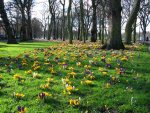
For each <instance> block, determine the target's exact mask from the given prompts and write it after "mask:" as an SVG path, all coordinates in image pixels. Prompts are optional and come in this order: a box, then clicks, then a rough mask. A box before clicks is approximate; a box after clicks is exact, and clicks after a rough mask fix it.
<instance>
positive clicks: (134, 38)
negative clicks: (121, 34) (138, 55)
mask: <svg viewBox="0 0 150 113" xmlns="http://www.w3.org/2000/svg"><path fill="white" fill-rule="evenodd" d="M136 22H137V18H136V19H135V22H134V30H133V42H134V43H135V42H136Z"/></svg>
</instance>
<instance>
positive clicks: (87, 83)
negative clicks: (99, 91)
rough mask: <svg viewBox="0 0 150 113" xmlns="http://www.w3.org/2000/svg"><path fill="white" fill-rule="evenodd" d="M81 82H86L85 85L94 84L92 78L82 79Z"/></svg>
mask: <svg viewBox="0 0 150 113" xmlns="http://www.w3.org/2000/svg"><path fill="white" fill-rule="evenodd" d="M81 84H85V85H93V81H91V80H82V81H81Z"/></svg>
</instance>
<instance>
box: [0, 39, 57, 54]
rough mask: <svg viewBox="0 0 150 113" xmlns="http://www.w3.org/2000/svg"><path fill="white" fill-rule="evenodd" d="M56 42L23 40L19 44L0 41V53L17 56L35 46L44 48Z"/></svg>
mask: <svg viewBox="0 0 150 113" xmlns="http://www.w3.org/2000/svg"><path fill="white" fill-rule="evenodd" d="M55 44H57V42H23V43H19V44H10V45H8V44H6V43H2V42H0V55H1V56H17V55H18V54H20V53H23V52H24V51H30V50H33V49H35V48H45V47H48V46H51V45H55Z"/></svg>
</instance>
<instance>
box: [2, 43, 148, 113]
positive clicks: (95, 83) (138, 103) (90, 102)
mask: <svg viewBox="0 0 150 113" xmlns="http://www.w3.org/2000/svg"><path fill="white" fill-rule="evenodd" d="M49 46H50V47H49ZM40 48H42V49H40ZM131 49H132V50H131ZM24 51H25V52H24ZM19 54H20V55H19ZM112 54H113V55H115V56H113V55H112ZM18 55H19V56H18ZM0 56H1V57H0V75H2V77H0V113H14V112H18V110H17V107H18V106H23V107H26V108H27V112H28V113H59V112H64V113H81V112H83V113H85V112H86V111H88V113H99V112H101V113H104V112H110V113H113V112H115V113H149V112H150V109H149V107H150V98H149V97H150V91H149V89H150V76H149V75H150V67H149V66H150V62H149V61H150V60H149V59H150V53H149V52H148V50H147V47H146V46H141V45H139V47H138V48H135V49H133V47H130V49H129V50H127V51H124V52H122V51H103V50H100V49H99V44H87V45H80V44H78V45H67V44H58V43H54V42H33V43H28V42H27V43H21V44H18V45H7V44H4V43H0ZM102 56H105V59H106V62H107V63H108V60H109V59H111V61H110V62H109V63H110V64H111V66H112V67H111V68H107V67H106V66H105V65H106V63H104V62H102V61H101V59H102ZM124 56H126V57H127V61H121V59H122V58H123V57H124ZM118 60H119V61H118ZM23 61H26V65H24V66H23ZM35 62H38V63H37V65H36V66H35V67H37V66H40V68H39V69H37V70H34V67H33V64H34V63H35ZM77 62H80V63H81V66H77ZM89 62H90V63H89ZM91 62H92V63H91ZM45 63H47V65H46V64H45ZM63 63H66V64H67V68H63ZM117 63H121V66H123V68H125V70H126V71H125V74H121V75H120V74H118V73H117V72H116V68H120V67H119V65H118V64H117ZM85 65H90V66H91V68H89V69H88V70H86V69H85ZM70 67H73V68H74V69H73V70H70V69H69V68H70ZM99 67H101V68H104V69H105V71H101V70H99ZM28 70H32V73H31V74H27V73H26V71H28ZM52 70H53V71H54V72H55V73H52ZM33 72H36V73H38V75H40V76H39V77H33ZM71 72H75V73H76V75H75V77H73V76H71V75H69V73H71ZM103 72H106V73H107V75H104V74H103ZM15 74H20V76H21V77H22V78H20V79H14V75H15ZM89 74H91V75H92V77H94V79H90V78H89V76H88V75H89ZM113 77H114V78H115V80H113ZM47 78H52V79H53V80H52V81H51V82H50V83H49V88H44V89H43V88H41V86H43V85H44V84H47V83H48V82H47V81H46V80H47ZM62 78H63V79H65V78H67V79H68V80H69V81H68V82H67V83H68V84H70V85H71V86H74V87H75V89H74V90H73V91H71V94H69V92H68V91H67V90H66V85H65V84H67V83H65V84H63V82H62ZM87 80H90V81H91V84H86V83H85V81H87ZM107 85H108V87H107ZM14 92H15V93H22V94H24V95H25V96H24V97H23V98H17V97H16V96H14ZM42 92H47V93H49V94H50V96H48V97H45V98H44V99H40V98H39V97H38V94H39V93H42ZM79 98H81V99H79ZM71 99H76V100H77V101H79V105H72V104H70V103H69V101H70V100H71ZM78 99H79V100H78Z"/></svg>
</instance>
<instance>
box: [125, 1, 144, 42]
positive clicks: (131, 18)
mask: <svg viewBox="0 0 150 113" xmlns="http://www.w3.org/2000/svg"><path fill="white" fill-rule="evenodd" d="M134 2H135V3H134V6H133V9H132V11H131V14H130V16H129V19H128V21H127V24H126V28H125V34H126V37H125V43H126V44H131V37H132V31H133V30H132V26H133V24H134V21H135V19H136V18H137V14H138V12H139V9H140V2H141V0H135V1H134Z"/></svg>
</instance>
